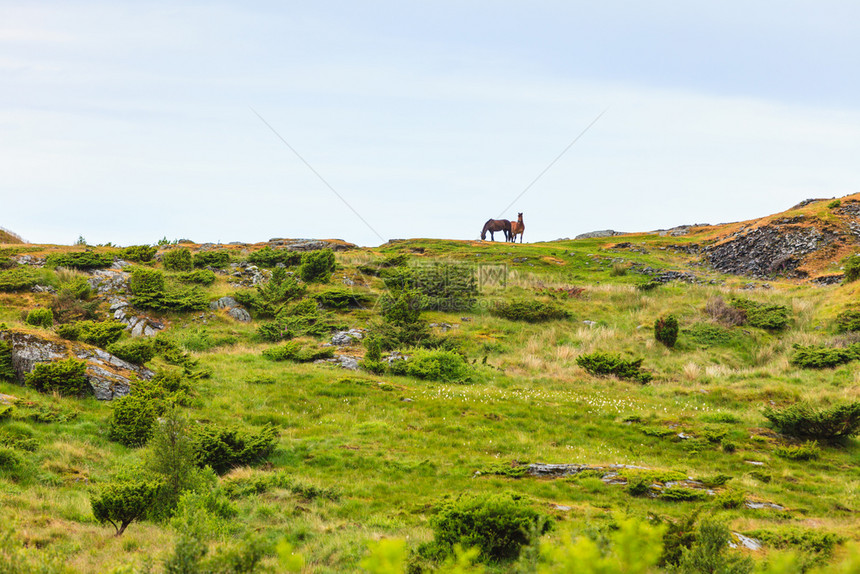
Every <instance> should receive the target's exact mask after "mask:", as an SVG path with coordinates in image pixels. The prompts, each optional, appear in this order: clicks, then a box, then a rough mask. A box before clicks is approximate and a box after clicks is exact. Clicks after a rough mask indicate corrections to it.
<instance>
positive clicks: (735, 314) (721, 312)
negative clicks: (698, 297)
mask: <svg viewBox="0 0 860 574" xmlns="http://www.w3.org/2000/svg"><path fill="white" fill-rule="evenodd" d="M705 314H706V315H708V316H709V317H710V318H711V319H713V320H714V321H716V322H718V323H720V324H722V325H725V326H727V327H737V326H740V325H743V324H745V323H746V322H747V314H746V311H744V309H743V308H740V307H736V306H734V305H729V304H727V303H726V301H725V299H723V298H722V297H711V298H710V299H708V302H707V303H706V304H705Z"/></svg>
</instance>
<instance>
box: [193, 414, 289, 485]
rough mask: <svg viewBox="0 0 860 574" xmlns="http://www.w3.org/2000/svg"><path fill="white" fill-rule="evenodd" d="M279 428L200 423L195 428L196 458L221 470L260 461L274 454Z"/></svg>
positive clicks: (194, 444) (194, 446)
mask: <svg viewBox="0 0 860 574" xmlns="http://www.w3.org/2000/svg"><path fill="white" fill-rule="evenodd" d="M277 441H278V432H277V430H275V428H274V427H273V426H271V425H266V426H264V427H262V428H260V429H258V430H251V429H246V428H240V427H237V426H221V425H213V424H207V425H200V426H198V427H197V428H195V429H194V431H193V432H192V444H193V449H194V459H195V461H196V463H197V466H199V467H201V468H202V467H205V466H209V467H211V468H212V470H214V471H215V472H217V473H218V474H224V473H225V472H227V471H228V470H230V469H231V468H234V467H237V466H246V465H250V464H254V463H257V462H260V461H261V460H263V459H265V458H266V457H268V456H269V454H271V452H272V450H273V449H274V448H275V444H276V443H277Z"/></svg>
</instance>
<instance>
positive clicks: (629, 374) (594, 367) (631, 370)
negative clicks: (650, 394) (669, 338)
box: [576, 351, 653, 383]
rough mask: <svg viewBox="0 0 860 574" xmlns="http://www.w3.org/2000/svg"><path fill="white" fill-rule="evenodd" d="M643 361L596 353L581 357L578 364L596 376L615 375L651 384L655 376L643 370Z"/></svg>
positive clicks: (577, 360)
mask: <svg viewBox="0 0 860 574" xmlns="http://www.w3.org/2000/svg"><path fill="white" fill-rule="evenodd" d="M642 361H643V359H641V358H640V359H624V358H623V357H621V355H616V354H613V353H604V352H601V351H596V352H594V353H588V354H585V355H580V356H578V357H577V358H576V364H577V365H579V366H580V367H582V368H583V369H585V370H586V371H588V372H589V373H591V374H592V375H596V376H607V375H615V376H616V377H618V378H620V379H630V380H632V381H638V382H640V383H647V382H649V381H650V380H651V379H652V378H653V376H652V375H651V373H649V372H647V371H643V370H642Z"/></svg>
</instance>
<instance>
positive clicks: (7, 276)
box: [0, 265, 39, 293]
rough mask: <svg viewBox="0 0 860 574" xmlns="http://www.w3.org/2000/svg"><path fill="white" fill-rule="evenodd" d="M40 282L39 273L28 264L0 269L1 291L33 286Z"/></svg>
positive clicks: (6, 291) (19, 289)
mask: <svg viewBox="0 0 860 574" xmlns="http://www.w3.org/2000/svg"><path fill="white" fill-rule="evenodd" d="M38 282H39V275H38V274H37V273H36V271H35V270H33V269H31V268H30V267H28V266H26V265H19V266H18V267H13V268H12V269H8V270H6V271H0V292H4V293H10V292H13V291H23V290H25V289H29V288H31V287H32V286H33V285H36V284H37V283H38Z"/></svg>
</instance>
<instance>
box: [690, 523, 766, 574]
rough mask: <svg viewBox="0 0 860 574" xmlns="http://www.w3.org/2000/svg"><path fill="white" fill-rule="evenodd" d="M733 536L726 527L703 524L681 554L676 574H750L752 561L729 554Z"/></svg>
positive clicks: (734, 553) (721, 524)
mask: <svg viewBox="0 0 860 574" xmlns="http://www.w3.org/2000/svg"><path fill="white" fill-rule="evenodd" d="M731 541H732V535H731V532H730V531H729V528H728V526H726V525H725V524H723V523H722V522H718V521H717V520H716V519H713V518H709V519H707V520H703V521H702V523H701V524H700V525H699V528H698V529H697V531H696V535H695V542H694V543H693V544H692V545H691V546H690V547H689V548H686V549H683V550H682V552H681V557H680V559H679V560H678V568H677V571H678V572H679V574H704V573H706V572H713V573H716V572H719V573H720V574H749V573H750V572H752V569H753V561H752V559H751V558H750V557H749V556H746V555H743V554H740V553H737V552H730V551H729V544H730V543H731Z"/></svg>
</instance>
